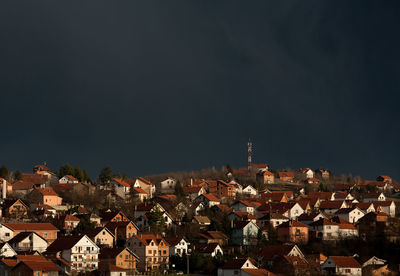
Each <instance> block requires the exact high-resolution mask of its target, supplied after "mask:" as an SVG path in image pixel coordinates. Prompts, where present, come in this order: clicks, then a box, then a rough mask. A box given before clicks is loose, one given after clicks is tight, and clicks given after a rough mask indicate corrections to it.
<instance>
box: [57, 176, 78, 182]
mask: <svg viewBox="0 0 400 276" xmlns="http://www.w3.org/2000/svg"><path fill="white" fill-rule="evenodd" d="M58 183H60V184H67V183H68V184H77V183H79V180H78V179H77V178H76V177H74V176H72V175H64V176H63V177H61V178H60V179H59V180H58Z"/></svg>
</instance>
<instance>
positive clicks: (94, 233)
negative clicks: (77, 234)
mask: <svg viewBox="0 0 400 276" xmlns="http://www.w3.org/2000/svg"><path fill="white" fill-rule="evenodd" d="M102 231H107V232H108V233H109V234H111V236H113V237H114V234H113V233H112V232H111V231H110V230H109V229H108V228H107V227H101V226H100V227H96V228H93V229H88V230H86V231H85V232H84V233H83V234H85V235H86V236H88V237H89V238H91V239H92V240H93V239H94V238H95V237H96V236H97V235H98V234H99V233H101V232H102ZM114 238H115V237H114Z"/></svg>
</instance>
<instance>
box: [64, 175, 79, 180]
mask: <svg viewBox="0 0 400 276" xmlns="http://www.w3.org/2000/svg"><path fill="white" fill-rule="evenodd" d="M64 176H65V177H68V178H69V179H71V180H72V181H78V179H77V178H76V177H75V176H73V175H70V174H67V175H64ZM64 176H63V177H64Z"/></svg>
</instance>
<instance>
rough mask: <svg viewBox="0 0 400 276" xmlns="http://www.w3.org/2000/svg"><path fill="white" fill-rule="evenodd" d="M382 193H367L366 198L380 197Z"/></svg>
mask: <svg viewBox="0 0 400 276" xmlns="http://www.w3.org/2000/svg"><path fill="white" fill-rule="evenodd" d="M381 194H382V193H367V194H365V195H364V198H374V199H378V198H379V196H380V195H381Z"/></svg>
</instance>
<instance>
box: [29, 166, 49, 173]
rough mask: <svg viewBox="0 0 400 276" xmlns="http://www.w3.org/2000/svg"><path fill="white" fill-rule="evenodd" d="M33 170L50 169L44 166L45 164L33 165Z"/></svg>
mask: <svg viewBox="0 0 400 276" xmlns="http://www.w3.org/2000/svg"><path fill="white" fill-rule="evenodd" d="M33 170H34V171H45V172H48V171H50V169H49V168H48V167H46V166H45V165H36V166H34V167H33Z"/></svg>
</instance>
